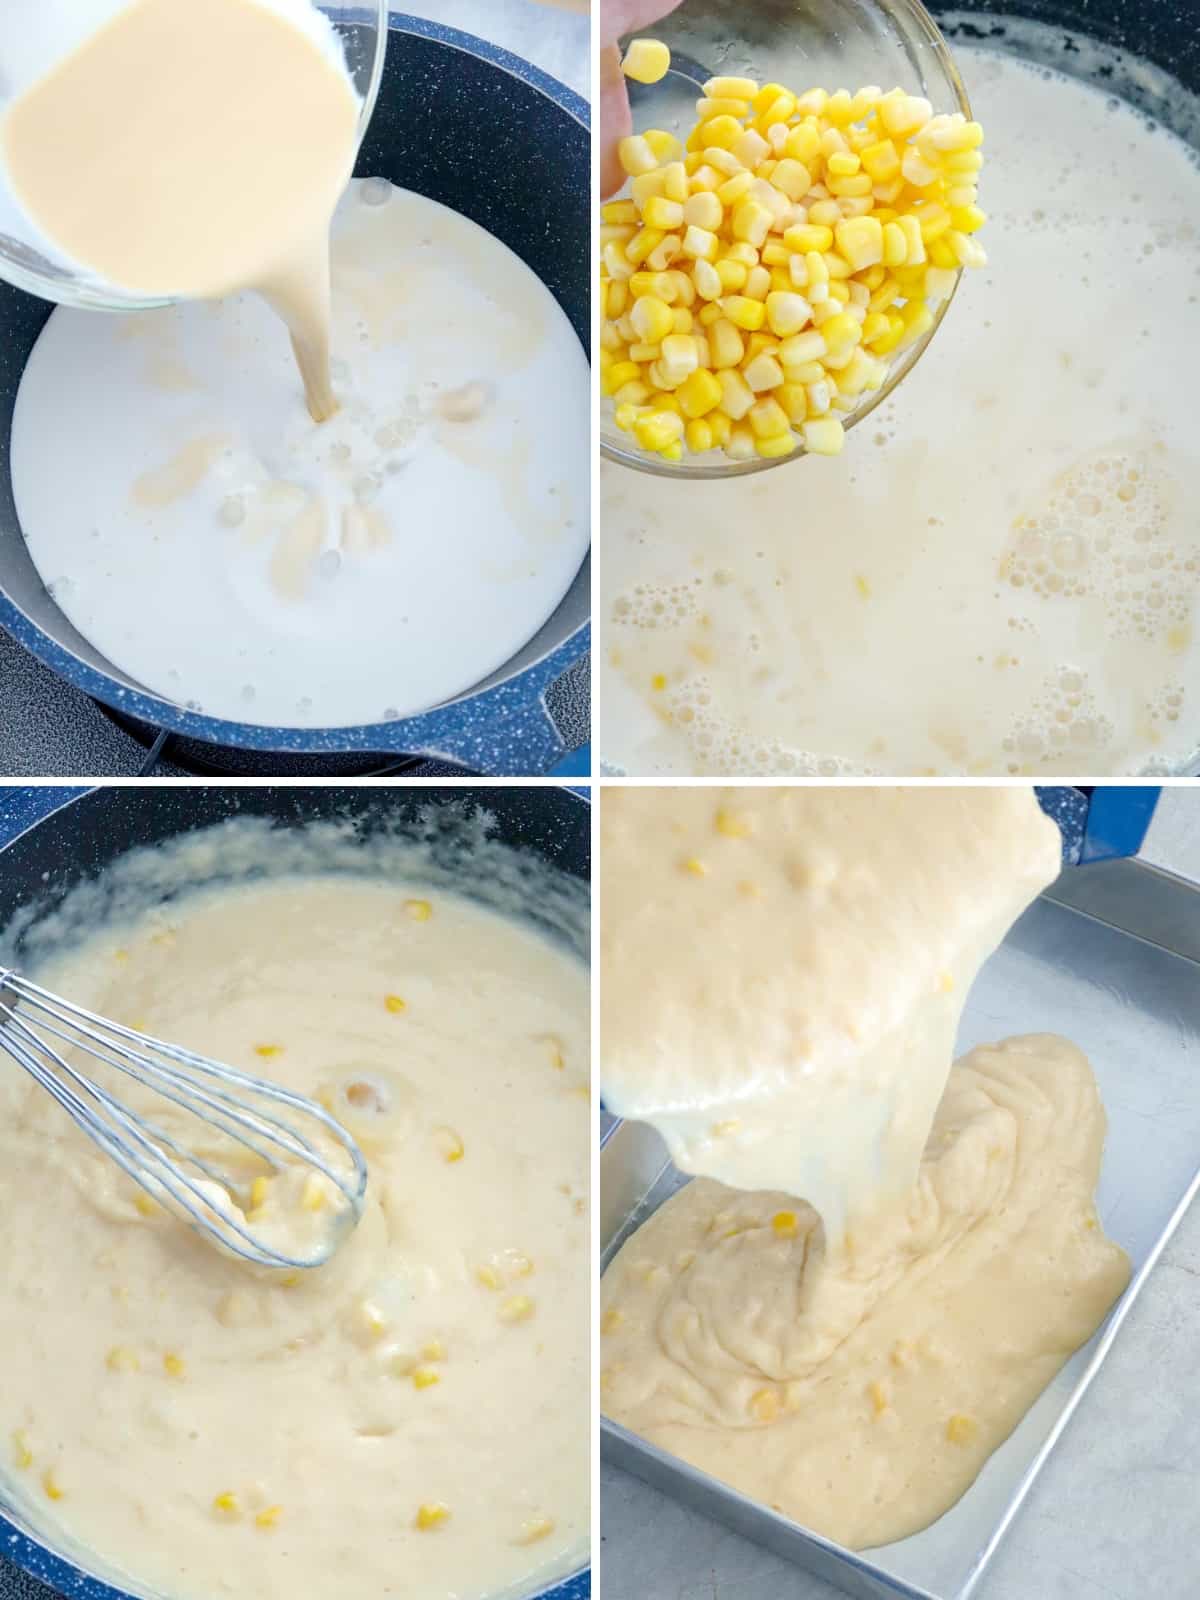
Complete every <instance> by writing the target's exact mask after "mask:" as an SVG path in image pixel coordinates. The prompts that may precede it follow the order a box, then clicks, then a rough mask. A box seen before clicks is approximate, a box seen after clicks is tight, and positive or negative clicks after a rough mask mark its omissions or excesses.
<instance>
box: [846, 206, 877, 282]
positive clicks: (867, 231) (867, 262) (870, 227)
mask: <svg viewBox="0 0 1200 1600" xmlns="http://www.w3.org/2000/svg"><path fill="white" fill-rule="evenodd" d="M834 235H835V237H836V239H837V247H838V252H839V254H840V255H841V256H842V259H843V260H845V261H848V262H849V263H850V265H851V267H852V268H853V270H854V271H855V272H862V271H864V270H865V269H866V268H867V267H873V266H874V265H875V264H876V262H879V261H882V260H883V226H882V224H881V223H880V221H879V219H878V218H877V217H850V218H848V219H847V220H846V221H845V222H839V223H838V225H837V227H836V228H835V230H834Z"/></svg>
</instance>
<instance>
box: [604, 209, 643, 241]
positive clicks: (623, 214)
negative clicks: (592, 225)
mask: <svg viewBox="0 0 1200 1600" xmlns="http://www.w3.org/2000/svg"><path fill="white" fill-rule="evenodd" d="M637 219H638V208H637V207H636V206H635V205H634V203H633V201H632V200H610V201H609V202H608V204H607V205H603V206H601V207H600V220H601V221H602V222H606V223H608V224H609V225H610V226H612V227H624V226H627V225H628V224H629V223H633V225H634V226H635V227H636V225H637ZM631 237H632V236H631Z"/></svg>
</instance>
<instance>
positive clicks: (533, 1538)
mask: <svg viewBox="0 0 1200 1600" xmlns="http://www.w3.org/2000/svg"><path fill="white" fill-rule="evenodd" d="M553 1532H554V1518H553V1517H529V1518H528V1519H527V1520H526V1521H525V1522H523V1523H522V1524H521V1531H520V1533H518V1535H517V1537H516V1539H515V1540H514V1543H515V1544H522V1545H524V1544H536V1543H537V1541H538V1540H539V1539H545V1538H547V1537H548V1536H549V1535H550V1534H552V1533H553Z"/></svg>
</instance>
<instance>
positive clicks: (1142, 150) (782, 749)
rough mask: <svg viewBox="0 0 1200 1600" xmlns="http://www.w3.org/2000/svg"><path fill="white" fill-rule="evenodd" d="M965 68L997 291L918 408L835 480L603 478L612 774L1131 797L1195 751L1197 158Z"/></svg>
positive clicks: (807, 473)
mask: <svg viewBox="0 0 1200 1600" xmlns="http://www.w3.org/2000/svg"><path fill="white" fill-rule="evenodd" d="M956 54H957V58H958V61H959V64H960V66H961V68H962V71H963V75H964V78H965V79H966V81H967V83H968V87H969V89H970V92H971V96H972V103H973V107H974V109H975V111H976V113H977V114H978V116H979V119H980V121H981V122H982V123H983V125H984V126H985V127H986V129H987V156H988V162H987V174H986V176H987V182H986V185H985V189H984V193H983V204H984V206H985V207H986V209H987V211H988V213H989V215H990V216H991V219H992V220H991V222H990V224H989V227H988V230H987V235H988V238H987V248H988V254H989V256H990V258H991V265H990V267H989V268H988V269H987V270H986V271H985V272H980V273H976V274H972V275H970V278H969V281H966V282H964V283H962V285H961V286H960V288H959V291H958V295H957V298H956V300H955V304H954V305H953V306H952V307H951V310H950V312H949V314H948V316H947V319H946V322H945V325H944V326H943V328H942V330H941V332H940V333H939V334H938V335H937V337H936V338H935V339H934V341H933V344H932V345H931V347H930V349H929V351H928V352H927V353H926V354H925V355H924V356H923V357H922V360H921V362H920V363H919V365H918V366H917V368H916V369H915V371H914V372H913V373H912V374H911V375H910V376H909V377H908V378H907V379H906V380H905V382H904V384H903V386H902V388H901V390H899V391H898V393H897V396H896V397H895V401H894V402H892V403H888V404H886V405H885V406H884V407H882V408H881V409H880V410H879V411H877V412H876V413H875V414H874V415H873V416H872V417H871V418H869V419H868V420H867V421H866V422H864V423H863V424H862V425H861V426H860V427H859V428H857V429H856V430H855V431H854V432H853V433H852V435H851V436H850V440H849V443H848V447H847V449H846V452H845V454H844V456H843V457H841V458H839V459H837V460H824V459H821V460H810V459H806V460H804V461H801V462H799V463H796V464H794V465H791V466H784V467H780V468H777V469H775V470H773V471H771V472H768V473H765V474H762V475H760V476H758V477H755V478H753V479H743V480H740V481H737V482H729V483H694V484H688V483H679V482H674V481H663V480H655V479H653V478H650V477H648V476H646V475H644V474H640V473H636V472H632V471H629V470H627V469H623V468H618V467H612V466H607V467H605V468H604V469H603V477H602V484H603V508H604V519H605V520H604V527H605V560H604V562H603V579H602V581H603V585H604V594H603V601H602V615H603V617H604V618H605V635H604V662H605V678H604V683H603V687H602V754H603V756H604V757H605V759H606V760H607V761H608V762H610V763H612V764H614V765H615V766H618V767H620V768H622V769H624V770H626V771H629V772H637V773H645V774H654V773H660V772H701V773H739V772H740V773H763V772H770V773H793V772H801V773H803V772H813V773H817V772H820V773H837V772H886V773H921V772H965V773H999V774H1003V773H1056V772H1057V773H1077V772H1080V771H1086V772H1091V773H1102V772H1117V773H1120V772H1133V771H1138V770H1147V771H1157V770H1164V769H1167V768H1178V767H1179V766H1181V765H1183V764H1185V763H1186V762H1188V761H1189V760H1190V759H1191V758H1192V757H1193V755H1194V753H1195V751H1196V748H1197V724H1198V720H1200V705H1198V704H1197V699H1196V679H1197V673H1198V671H1200V639H1197V638H1196V637H1195V606H1196V595H1197V589H1198V586H1200V535H1198V534H1197V529H1196V524H1195V517H1194V515H1193V508H1194V506H1195V505H1196V503H1197V500H1198V499H1200V448H1198V447H1197V443H1196V439H1195V436H1194V427H1193V424H1192V415H1193V407H1192V404H1191V401H1190V397H1189V389H1188V384H1189V382H1190V377H1189V371H1190V369H1189V368H1188V366H1187V363H1186V362H1182V363H1181V362H1180V361H1179V359H1178V352H1179V351H1180V350H1184V349H1194V348H1196V347H1197V346H1198V345H1200V232H1198V231H1197V225H1196V218H1197V216H1198V215H1200V173H1198V171H1197V163H1196V158H1195V154H1194V152H1193V151H1191V150H1189V149H1188V148H1187V147H1186V146H1185V145H1184V144H1183V143H1182V142H1181V141H1180V140H1178V139H1177V138H1175V136H1174V135H1172V134H1170V133H1168V132H1166V131H1165V130H1164V129H1163V128H1162V127H1161V126H1157V125H1155V124H1153V123H1150V122H1148V121H1147V120H1145V119H1144V118H1143V117H1142V116H1140V115H1139V114H1138V113H1136V112H1135V111H1133V110H1132V109H1130V108H1129V107H1128V106H1126V105H1124V104H1123V103H1122V102H1120V101H1118V100H1115V99H1112V98H1110V97H1108V96H1106V95H1105V94H1103V93H1101V92H1100V91H1098V90H1096V89H1093V88H1090V87H1087V86H1085V85H1084V84H1082V83H1080V82H1077V81H1072V80H1069V79H1067V78H1064V77H1061V76H1058V75H1057V74H1055V73H1052V72H1049V71H1044V70H1040V69H1037V68H1034V67H1030V66H1025V65H1023V64H1021V63H1019V62H1017V61H1016V60H1014V59H1011V58H1009V57H1004V56H1000V55H994V54H988V53H986V52H982V51H978V50H972V49H962V50H960V51H957V52H956ZM1080 59H1082V58H1080ZM1132 75H1133V76H1134V77H1136V76H1137V74H1136V73H1134V74H1132ZM1143 76H1144V75H1143ZM1031 174H1036V182H1034V183H1033V184H1032V185H1031V182H1030V175H1031ZM1047 196H1048V197H1049V198H1047ZM1117 238H1119V239H1120V241H1121V243H1120V248H1117V247H1115V245H1114V240H1116V239H1117Z"/></svg>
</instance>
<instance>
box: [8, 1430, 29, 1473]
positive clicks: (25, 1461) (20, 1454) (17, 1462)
mask: <svg viewBox="0 0 1200 1600" xmlns="http://www.w3.org/2000/svg"><path fill="white" fill-rule="evenodd" d="M12 1442H13V1465H14V1466H15V1467H16V1468H17V1470H18V1472H27V1471H28V1470H29V1468H30V1467H31V1466H32V1465H33V1451H32V1450H31V1449H30V1446H29V1435H28V1434H27V1433H26V1432H25V1430H24V1428H18V1429H17V1430H16V1432H15V1433H14V1434H13V1436H12Z"/></svg>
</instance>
